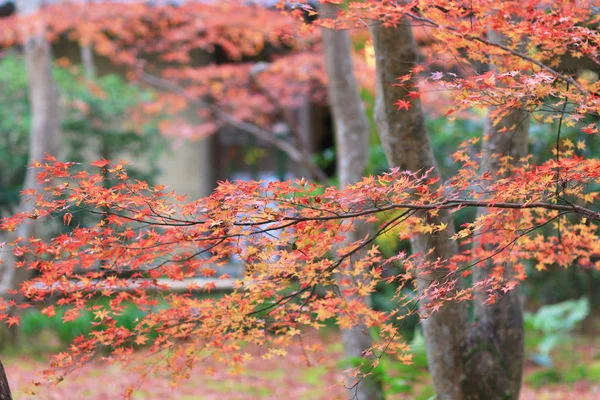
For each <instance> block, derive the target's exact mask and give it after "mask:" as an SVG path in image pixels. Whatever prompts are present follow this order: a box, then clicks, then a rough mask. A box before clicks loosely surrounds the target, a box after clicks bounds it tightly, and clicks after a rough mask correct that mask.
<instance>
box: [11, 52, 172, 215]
mask: <svg viewBox="0 0 600 400" xmlns="http://www.w3.org/2000/svg"><path fill="white" fill-rule="evenodd" d="M24 70H25V65H24V60H23V59H22V58H21V57H20V56H18V55H16V54H9V55H8V56H6V57H4V58H2V59H0V71H2V73H1V74H0V87H1V88H2V90H1V91H0V170H1V171H2V174H1V176H0V213H4V212H7V213H10V212H13V211H14V206H15V205H16V204H18V201H19V192H20V191H21V189H22V185H23V181H24V178H25V171H26V165H27V164H28V145H29V143H28V142H29V131H30V126H31V111H30V106H29V99H28V81H27V75H26V74H24V73H23V71H24ZM53 72H54V76H55V79H56V81H57V85H58V88H59V94H60V98H59V99H57V101H60V102H61V104H62V109H63V110H62V114H63V115H62V116H61V117H62V130H63V137H62V140H63V142H62V146H61V154H60V156H62V157H64V158H66V159H69V160H70V161H76V162H82V161H86V160H87V161H90V160H91V159H97V158H100V157H104V158H107V159H114V160H117V161H118V160H119V159H120V158H124V159H125V158H126V159H131V158H133V159H136V160H140V161H141V160H144V162H143V163H144V164H148V165H149V167H148V168H146V169H140V168H136V166H135V165H134V166H130V167H128V173H129V174H130V175H131V176H132V177H133V178H135V179H140V180H148V181H150V182H152V179H153V178H154V177H155V176H156V174H157V173H158V172H159V171H158V168H157V166H156V164H157V163H156V161H157V159H158V156H159V154H160V152H161V150H162V149H163V148H164V140H163V139H162V137H161V135H160V133H159V130H158V120H151V119H144V121H145V122H143V123H140V126H134V125H133V124H132V122H131V118H130V114H131V112H132V110H133V109H134V108H135V107H136V106H138V105H140V104H142V103H143V102H147V101H149V100H151V99H152V96H153V94H152V92H151V91H148V90H143V89H141V88H140V87H138V86H136V85H132V84H129V83H127V82H125V81H124V80H123V79H121V78H120V77H119V76H117V75H105V76H102V77H99V78H96V79H94V80H92V81H90V80H87V79H85V78H84V77H83V76H82V74H81V73H80V72H79V71H78V70H77V69H75V68H70V69H66V68H59V67H56V68H55V69H54V71H53Z"/></svg>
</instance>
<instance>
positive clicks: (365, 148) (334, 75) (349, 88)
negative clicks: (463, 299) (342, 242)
mask: <svg viewBox="0 0 600 400" xmlns="http://www.w3.org/2000/svg"><path fill="white" fill-rule="evenodd" d="M337 10H338V7H336V6H334V5H332V4H324V5H322V6H321V7H320V12H321V13H323V14H324V16H325V17H329V16H330V15H335V13H336V11H337ZM323 50H324V53H325V66H326V69H327V80H328V89H329V92H328V94H329V103H330V105H331V109H332V114H333V120H334V124H335V139H336V149H337V173H338V178H339V186H340V187H344V186H346V185H348V184H352V183H355V182H357V181H359V180H360V179H361V178H362V177H363V174H364V172H365V169H366V167H367V163H368V160H369V130H370V129H369V121H368V119H367V115H366V112H365V108H364V105H363V103H362V99H361V98H360V94H359V92H358V87H357V84H356V80H355V77H354V70H353V66H352V43H351V41H350V37H349V35H348V33H347V32H346V31H342V30H331V29H323ZM367 232H368V227H367V226H365V225H363V224H360V225H358V226H356V230H355V231H353V232H350V233H348V235H347V238H346V240H347V241H348V242H354V241H357V240H360V239H362V238H363V237H364V236H365V235H366V234H367ZM339 284H340V286H341V287H343V285H344V283H343V282H342V281H341V279H340V280H339ZM362 300H363V301H365V302H369V299H368V298H365V299H362ZM342 341H343V344H344V353H345V356H346V357H347V358H353V359H356V358H360V357H361V354H362V353H363V352H364V351H365V350H366V349H369V348H370V347H371V346H372V339H371V336H370V334H369V330H368V328H367V327H365V326H357V327H354V328H352V329H343V330H342ZM354 379H355V378H348V386H349V387H351V386H352V385H353V384H354V382H353V381H354ZM350 396H351V398H353V399H357V400H378V399H382V398H383V392H382V388H381V382H379V381H377V380H376V378H374V377H373V375H367V376H366V377H365V378H364V379H363V380H362V381H360V383H359V384H358V385H357V386H356V387H355V390H353V391H352V393H351V394H350Z"/></svg>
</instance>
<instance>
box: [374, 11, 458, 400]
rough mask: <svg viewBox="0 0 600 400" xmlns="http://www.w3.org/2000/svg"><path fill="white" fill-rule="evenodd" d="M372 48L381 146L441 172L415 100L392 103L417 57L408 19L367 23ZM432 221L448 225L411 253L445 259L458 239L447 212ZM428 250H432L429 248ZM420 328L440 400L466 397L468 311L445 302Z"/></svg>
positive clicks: (405, 163)
mask: <svg viewBox="0 0 600 400" xmlns="http://www.w3.org/2000/svg"><path fill="white" fill-rule="evenodd" d="M371 36H372V39H373V45H374V47H375V60H376V68H377V97H376V104H375V121H376V123H377V126H378V129H379V135H380V137H381V141H382V145H383V148H384V151H385V154H386V157H387V159H388V161H389V164H390V165H391V166H399V167H400V168H402V169H407V170H412V171H419V170H423V171H424V170H428V169H430V168H433V171H432V174H433V175H439V172H438V170H437V166H436V164H435V159H434V157H433V151H432V149H431V144H430V142H429V138H428V136H427V130H426V128H425V119H424V116H423V113H422V110H421V105H420V102H419V101H418V99H415V100H414V101H413V105H412V107H411V108H410V109H409V110H397V109H396V108H395V106H394V105H393V104H394V103H395V102H396V101H397V100H399V99H404V98H405V95H406V91H405V89H403V88H401V87H398V86H393V84H395V83H397V78H398V77H399V76H402V75H406V74H407V73H409V72H410V69H411V68H412V67H413V66H414V65H415V63H416V61H417V46H416V43H415V41H414V38H413V34H412V27H411V24H410V21H409V20H407V19H403V20H401V21H400V22H399V24H398V26H397V27H395V28H384V27H383V26H381V25H376V26H373V27H372V28H371ZM421 217H422V218H427V219H429V220H430V221H431V222H434V223H436V224H439V223H445V224H447V229H446V230H445V231H443V232H439V233H435V234H432V235H420V236H417V237H415V238H414V239H413V240H412V241H411V245H412V250H413V252H414V253H420V254H423V255H425V254H428V252H429V254H428V255H427V257H428V259H430V260H435V259H437V258H441V259H447V258H449V257H451V256H452V255H453V254H454V253H455V252H456V251H457V248H456V244H455V242H454V241H451V240H449V237H450V236H451V235H452V234H453V232H454V224H453V221H452V218H451V216H450V215H449V214H448V213H446V212H440V213H439V214H438V216H437V217H435V218H432V217H430V216H428V215H427V214H421ZM430 251H431V252H430ZM446 272H447V271H433V270H431V271H423V272H422V273H421V275H420V276H418V286H419V290H420V292H421V293H424V291H425V290H426V289H427V287H428V285H429V284H430V282H431V281H432V280H435V279H439V278H441V276H442V275H444V274H445V273H446ZM420 306H421V310H422V311H423V312H424V313H426V314H429V311H428V309H427V302H426V301H425V302H421V305H420ZM423 333H424V336H425V340H426V345H427V358H428V361H429V370H430V372H431V376H432V379H433V383H434V386H435V389H436V392H437V396H438V397H437V398H438V399H439V400H461V399H465V398H466V397H465V392H464V386H465V382H466V379H467V376H466V373H465V368H464V362H463V359H464V354H465V352H466V350H467V346H468V341H467V337H468V335H467V312H466V306H465V305H464V304H462V303H457V302H449V303H447V304H445V305H444V306H443V307H441V309H440V310H439V311H437V312H434V313H431V314H430V315H429V316H428V317H427V318H426V319H425V320H423Z"/></svg>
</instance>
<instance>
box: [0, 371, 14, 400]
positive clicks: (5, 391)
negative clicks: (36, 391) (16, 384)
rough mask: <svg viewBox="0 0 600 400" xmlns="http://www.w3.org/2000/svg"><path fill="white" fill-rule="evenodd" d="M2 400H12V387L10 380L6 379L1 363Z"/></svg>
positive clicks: (0, 399) (0, 392)
mask: <svg viewBox="0 0 600 400" xmlns="http://www.w3.org/2000/svg"><path fill="white" fill-rule="evenodd" d="M0 400H12V393H11V392H10V385H9V384H8V378H7V377H6V372H5V371H4V365H2V362H0Z"/></svg>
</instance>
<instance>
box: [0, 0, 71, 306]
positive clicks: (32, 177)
mask: <svg viewBox="0 0 600 400" xmlns="http://www.w3.org/2000/svg"><path fill="white" fill-rule="evenodd" d="M41 5H42V1H41V0H22V1H20V2H18V3H17V6H18V11H19V13H20V14H21V15H23V16H24V17H28V18H29V17H30V18H31V19H27V21H26V22H24V23H23V26H24V28H23V29H24V33H25V39H24V44H23V49H24V54H25V62H26V65H27V74H28V78H29V102H30V105H31V117H32V118H31V132H30V135H29V163H30V164H32V163H33V162H34V161H40V160H42V159H43V158H44V157H45V155H46V153H48V154H52V155H55V154H56V152H57V151H58V148H59V140H60V110H59V100H58V92H57V89H56V83H55V82H54V78H53V76H52V57H51V53H50V44H49V43H48V41H47V39H46V35H45V25H44V20H43V17H41V16H38V15H36V13H37V12H38V11H39V10H40V7H41ZM36 174H37V171H36V170H35V169H34V168H28V169H27V173H26V175H25V183H24V185H23V189H24V190H29V189H34V190H38V189H40V188H41V185H40V183H38V182H37V180H36ZM28 200H29V196H23V197H22V199H21V204H20V206H19V208H20V211H21V212H31V211H33V206H34V202H33V201H28ZM33 226H34V225H32V224H22V225H21V226H19V228H18V229H17V236H18V237H21V238H24V239H27V238H29V237H31V236H33V235H34V234H35V232H34V231H33ZM7 261H11V260H10V259H8V258H7V259H6V260H5V263H4V269H3V271H2V277H1V280H0V293H1V294H2V295H3V296H6V295H7V290H9V289H13V288H15V287H16V286H17V285H18V284H19V283H20V282H23V281H24V280H26V279H28V278H29V277H30V273H31V271H30V270H27V269H25V268H20V269H15V268H12V263H9V262H7ZM12 261H13V262H14V260H12Z"/></svg>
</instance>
